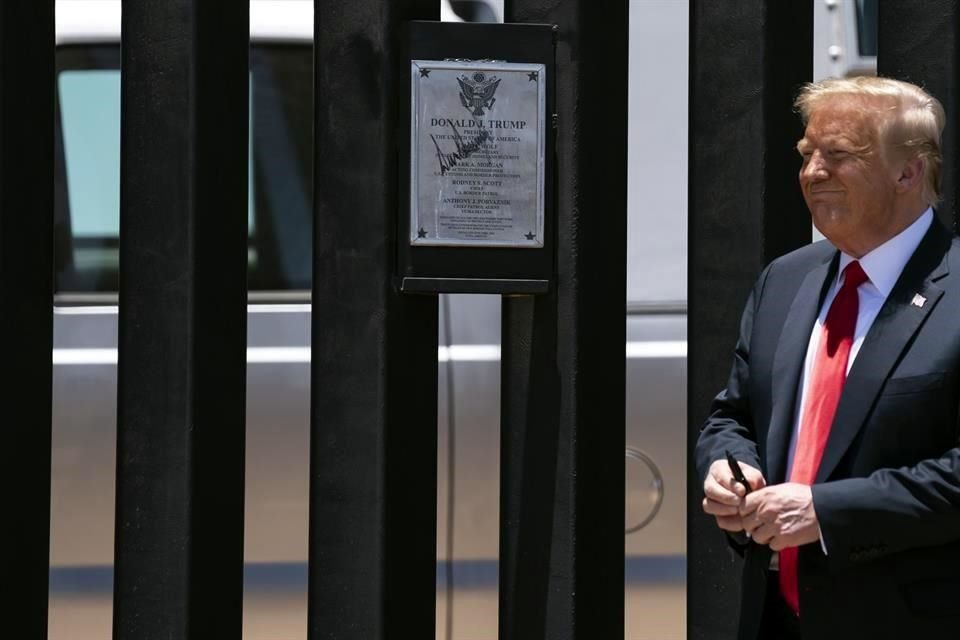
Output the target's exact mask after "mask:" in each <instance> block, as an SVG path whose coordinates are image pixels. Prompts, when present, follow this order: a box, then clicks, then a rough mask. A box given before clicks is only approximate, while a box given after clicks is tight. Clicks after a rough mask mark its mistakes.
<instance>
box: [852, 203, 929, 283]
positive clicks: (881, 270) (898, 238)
mask: <svg viewBox="0 0 960 640" xmlns="http://www.w3.org/2000/svg"><path fill="white" fill-rule="evenodd" d="M931 224H933V209H931V208H930V207H927V210H926V211H924V212H923V213H922V214H920V217H919V218H917V219H916V220H914V221H913V224H911V225H910V226H909V227H907V228H906V229H904V230H903V231H901V232H900V233H898V234H897V235H895V236H893V237H892V238H890V239H889V240H887V241H886V242H884V243H883V244H882V245H880V246H879V247H877V248H876V249H874V250H873V251H871V252H870V253H868V254H866V255H864V256H863V257H862V258H860V266H861V267H863V271H864V273H866V274H867V277H868V278H870V283H871V284H873V286H875V287H876V288H877V290H879V291H880V293H881V294H882V295H883V297H887V296H889V295H890V292H891V291H892V290H893V285H895V284H896V283H897V279H898V278H899V277H900V273H901V272H902V271H903V268H904V267H905V266H906V265H907V261H908V260H909V259H910V256H912V255H913V252H914V251H916V250H917V247H918V246H919V245H920V241H921V240H923V236H925V235H926V233H927V231H928V230H929V229H930V225H931ZM854 260H855V258H853V257H851V256H848V255H847V254H845V253H843V252H842V251H841V252H840V270H839V272H838V273H839V274H842V273H843V270H844V269H845V268H846V267H847V265H848V264H850V263H851V262H853V261H854ZM838 277H839V276H838Z"/></svg>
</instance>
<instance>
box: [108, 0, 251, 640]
mask: <svg viewBox="0 0 960 640" xmlns="http://www.w3.org/2000/svg"><path fill="white" fill-rule="evenodd" d="M122 28H123V61H122V91H121V95H122V114H123V117H122V138H121V190H120V201H121V214H120V234H121V239H122V241H121V244H120V268H121V271H120V338H119V350H120V354H119V388H118V426H117V468H118V470H117V521H116V573H115V588H114V637H115V638H118V639H121V638H122V639H123V640H137V639H139V638H159V637H163V638H171V639H186V638H190V639H199V638H240V636H241V625H242V617H241V611H242V609H241V607H242V596H243V495H244V494H243V474H244V419H245V409H246V408H245V402H244V398H245V371H246V356H245V354H246V263H247V138H248V131H247V129H248V101H249V98H248V70H247V67H248V64H247V51H248V42H249V17H248V11H247V6H246V4H244V3H230V2H208V1H201V0H166V1H164V2H125V3H124V5H123V23H122Z"/></svg>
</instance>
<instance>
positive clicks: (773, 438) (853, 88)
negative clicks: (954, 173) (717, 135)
mask: <svg viewBox="0 0 960 640" xmlns="http://www.w3.org/2000/svg"><path fill="white" fill-rule="evenodd" d="M796 106H797V107H798V109H799V111H800V113H801V116H802V118H803V121H804V124H805V125H806V130H805V132H804V136H803V138H802V139H801V140H800V142H799V143H798V144H797V149H798V151H799V152H800V154H801V156H802V166H801V169H800V187H801V189H802V191H803V196H804V198H805V200H806V203H807V206H808V208H809V209H810V212H811V214H812V216H813V222H814V224H815V225H816V227H817V228H818V229H819V230H820V232H821V233H823V235H824V236H825V237H826V239H827V240H826V241H823V242H818V243H814V244H812V245H809V246H807V247H804V248H802V249H800V250H798V251H794V252H793V253H790V254H788V255H786V256H783V257H781V258H778V259H777V260H775V261H773V262H772V263H771V264H770V265H769V266H768V267H767V268H766V269H765V270H764V271H763V273H762V274H761V276H760V278H759V280H758V281H757V283H756V285H755V287H754V289H753V292H752V294H751V295H750V298H749V300H748V302H747V305H746V309H745V311H744V313H743V319H742V322H741V327H740V336H739V340H738V342H737V346H736V351H735V354H734V361H733V368H732V371H731V374H730V378H729V381H728V382H727V386H726V389H724V390H723V391H722V392H721V393H720V394H719V395H718V396H717V397H716V399H715V400H714V402H713V406H712V411H711V415H710V417H709V419H708V420H707V422H706V425H705V426H704V428H703V431H702V433H701V435H700V438H699V441H698V443H697V447H696V464H697V468H698V471H699V473H700V477H701V478H703V479H704V494H705V498H704V501H703V508H704V510H705V511H706V513H708V514H710V515H712V516H714V517H715V518H716V521H717V525H718V526H719V527H720V529H723V530H724V531H727V532H728V534H729V535H730V537H731V541H732V542H733V543H734V544H735V545H736V546H737V547H738V548H739V549H741V550H742V552H743V553H744V559H745V563H744V574H743V581H742V590H743V592H742V605H741V610H740V626H739V638H740V639H741V640H755V639H760V640H775V639H779V638H803V639H805V640H814V639H815V640H831V639H833V638H836V639H841V638H842V639H844V640H858V639H861V638H863V639H867V638H869V639H876V638H897V639H898V640H903V639H904V638H910V639H911V640H913V639H917V640H919V639H924V640H926V639H927V638H955V637H960V420H958V410H960V244H958V242H957V241H956V240H955V239H954V238H953V236H952V234H951V233H949V232H948V231H947V230H945V229H944V228H943V227H942V225H940V223H938V222H937V220H936V218H935V216H934V214H933V210H932V208H931V207H932V205H933V204H935V203H936V202H937V200H938V198H939V189H940V186H939V183H940V164H941V153H940V135H941V132H942V130H943V124H944V112H943V108H942V106H941V105H940V103H939V102H938V101H937V100H936V99H934V98H932V97H931V96H929V95H928V94H926V93H925V92H924V91H923V90H921V89H919V88H918V87H916V86H914V85H911V84H908V83H903V82H898V81H894V80H889V79H883V78H854V79H845V80H828V81H824V82H821V83H816V84H812V85H808V86H807V87H806V88H805V89H804V90H803V91H802V93H801V95H800V97H799V98H798V100H797V105H796ZM728 451H729V452H730V453H731V454H732V456H733V457H734V458H735V459H736V460H737V461H738V462H739V465H740V467H741V468H742V470H743V475H744V476H745V478H746V481H747V484H749V485H750V486H749V489H750V491H749V492H748V491H747V487H744V486H743V485H742V484H741V483H738V482H737V481H735V480H734V474H733V473H732V471H731V466H732V465H730V464H728V462H727V459H726V453H727V452H728ZM908 634H910V635H908Z"/></svg>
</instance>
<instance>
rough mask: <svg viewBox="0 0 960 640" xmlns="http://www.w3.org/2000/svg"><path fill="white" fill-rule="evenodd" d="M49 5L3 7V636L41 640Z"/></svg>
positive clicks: (11, 2)
mask: <svg viewBox="0 0 960 640" xmlns="http://www.w3.org/2000/svg"><path fill="white" fill-rule="evenodd" d="M53 12H54V3H53V0H6V1H5V2H3V3H0V344H2V346H3V349H2V350H3V370H4V374H5V375H4V376H3V383H2V385H0V389H2V391H0V400H2V405H3V412H4V416H3V420H2V427H0V433H2V434H3V442H4V444H3V451H4V454H3V463H2V464H0V469H2V470H0V480H2V486H3V499H4V500H3V501H4V511H5V514H4V517H3V522H4V524H3V526H2V527H0V532H2V533H0V541H2V544H3V548H4V549H5V552H4V559H3V561H2V562H0V567H3V569H2V573H3V575H4V582H5V585H4V588H3V589H0V593H2V594H3V595H2V597H0V620H3V629H4V630H3V634H4V635H5V636H7V635H8V636H9V637H11V638H24V639H31V640H32V639H38V640H39V639H42V638H46V637H47V586H48V584H47V583H48V578H47V576H48V572H49V553H50V418H51V408H50V405H51V392H50V387H51V384H52V366H53V365H52V362H53V361H52V357H51V356H52V348H53V117H54V116H53V100H54V95H53V88H54V66H53V54H54V19H53V18H54V16H53Z"/></svg>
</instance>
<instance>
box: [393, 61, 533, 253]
mask: <svg viewBox="0 0 960 640" xmlns="http://www.w3.org/2000/svg"><path fill="white" fill-rule="evenodd" d="M410 81H411V91H410V95H411V109H410V116H411V123H410V125H411V126H410V155H411V158H410V245H411V246H461V247H506V248H533V249H537V248H542V247H543V246H544V173H545V168H544V157H545V135H546V123H545V122H544V120H545V113H546V82H547V74H546V73H545V65H543V64H525V63H524V64H521V63H508V62H498V61H459V60H444V61H439V60H411V63H410Z"/></svg>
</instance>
